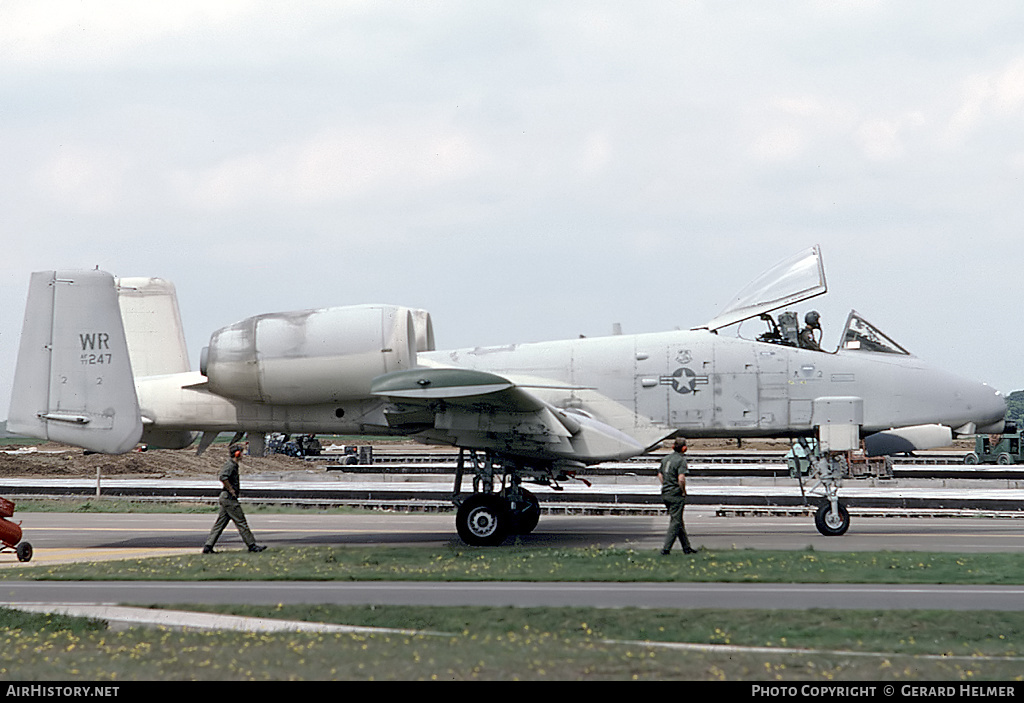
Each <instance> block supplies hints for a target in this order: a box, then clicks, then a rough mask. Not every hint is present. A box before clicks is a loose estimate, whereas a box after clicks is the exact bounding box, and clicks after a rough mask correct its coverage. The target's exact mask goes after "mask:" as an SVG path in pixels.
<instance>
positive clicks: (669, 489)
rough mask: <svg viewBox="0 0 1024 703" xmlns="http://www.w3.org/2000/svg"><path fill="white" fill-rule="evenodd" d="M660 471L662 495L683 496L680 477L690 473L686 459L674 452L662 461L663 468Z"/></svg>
mask: <svg viewBox="0 0 1024 703" xmlns="http://www.w3.org/2000/svg"><path fill="white" fill-rule="evenodd" d="M658 471H659V472H660V473H661V494H662V495H676V496H680V495H682V494H683V489H681V488H680V487H679V476H680V475H683V476H685V475H686V474H687V473H688V472H689V467H688V466H687V464H686V457H684V456H683V455H682V454H681V453H679V452H672V453H671V454H669V455H667V456H666V457H665V458H664V459H662V460H661V468H659V469H658Z"/></svg>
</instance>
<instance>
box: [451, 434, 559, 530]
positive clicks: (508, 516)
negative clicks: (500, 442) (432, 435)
mask: <svg viewBox="0 0 1024 703" xmlns="http://www.w3.org/2000/svg"><path fill="white" fill-rule="evenodd" d="M468 453H469V458H470V461H471V468H472V471H473V492H472V493H469V494H463V493H462V478H463V475H464V472H465V469H466V454H467V451H466V450H465V449H460V450H459V463H458V466H457V468H456V470H455V493H454V496H453V502H454V503H455V505H456V507H457V508H458V512H457V513H456V515H455V528H456V530H457V531H458V533H459V537H461V538H462V541H463V542H465V543H466V544H468V545H470V546H473V547H494V546H497V545H499V544H501V543H502V542H504V541H505V540H506V539H507V538H508V537H509V536H511V535H528V534H530V533H531V532H533V530H534V529H535V528H536V527H537V523H538V521H539V520H540V502H539V501H538V500H537V496H535V495H534V494H533V493H531V492H530V491H528V490H526V489H525V488H523V487H522V481H523V478H524V477H527V478H529V479H530V480H532V481H534V482H536V483H540V484H542V485H550V486H553V487H554V488H555V489H558V488H559V486H558V484H557V483H556V478H555V476H554V474H553V471H552V470H551V469H550V468H536V467H526V466H523V465H521V464H519V463H518V462H516V461H515V460H512V459H508V458H504V457H501V456H499V455H497V454H494V453H493V452H486V453H485V454H484V456H483V457H481V456H480V455H478V454H477V453H476V452H475V451H470V452H468ZM568 477H569V476H568V475H567V474H561V475H559V476H558V478H568Z"/></svg>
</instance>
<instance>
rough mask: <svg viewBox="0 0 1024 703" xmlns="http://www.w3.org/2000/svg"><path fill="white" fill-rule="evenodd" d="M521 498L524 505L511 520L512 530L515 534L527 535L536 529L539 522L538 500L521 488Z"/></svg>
mask: <svg viewBox="0 0 1024 703" xmlns="http://www.w3.org/2000/svg"><path fill="white" fill-rule="evenodd" d="M523 500H524V501H525V502H526V505H525V506H524V507H523V508H522V509H521V510H519V511H518V513H517V514H516V516H515V519H514V520H513V522H514V524H513V526H512V532H513V533H515V534H517V535H528V534H530V533H531V532H533V531H534V530H535V529H537V523H538V522H540V501H538V500H537V496H535V495H534V494H532V493H530V492H529V491H527V490H525V489H524V490H523Z"/></svg>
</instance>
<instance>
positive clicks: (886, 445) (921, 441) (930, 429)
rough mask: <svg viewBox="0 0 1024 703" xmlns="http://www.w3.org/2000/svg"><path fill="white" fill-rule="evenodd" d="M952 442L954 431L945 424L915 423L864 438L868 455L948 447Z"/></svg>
mask: <svg viewBox="0 0 1024 703" xmlns="http://www.w3.org/2000/svg"><path fill="white" fill-rule="evenodd" d="M952 443H953V431H952V430H951V429H949V428H948V427H946V426H945V425H915V426H913V427H896V428H894V429H891V430H884V431H882V432H876V433H874V434H871V435H868V436H867V437H865V438H864V451H865V453H866V454H867V455H868V456H883V455H886V454H902V453H905V452H913V451H917V450H921V449H936V448H938V447H948V446H949V445H951V444H952Z"/></svg>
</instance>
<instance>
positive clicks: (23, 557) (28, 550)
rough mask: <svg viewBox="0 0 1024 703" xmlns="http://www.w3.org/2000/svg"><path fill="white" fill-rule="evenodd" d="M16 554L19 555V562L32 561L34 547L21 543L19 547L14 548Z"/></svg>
mask: <svg viewBox="0 0 1024 703" xmlns="http://www.w3.org/2000/svg"><path fill="white" fill-rule="evenodd" d="M14 552H15V554H17V555H18V561H31V560H32V545H31V544H29V543H28V542H21V543H20V544H18V546H17V547H15V548H14Z"/></svg>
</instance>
